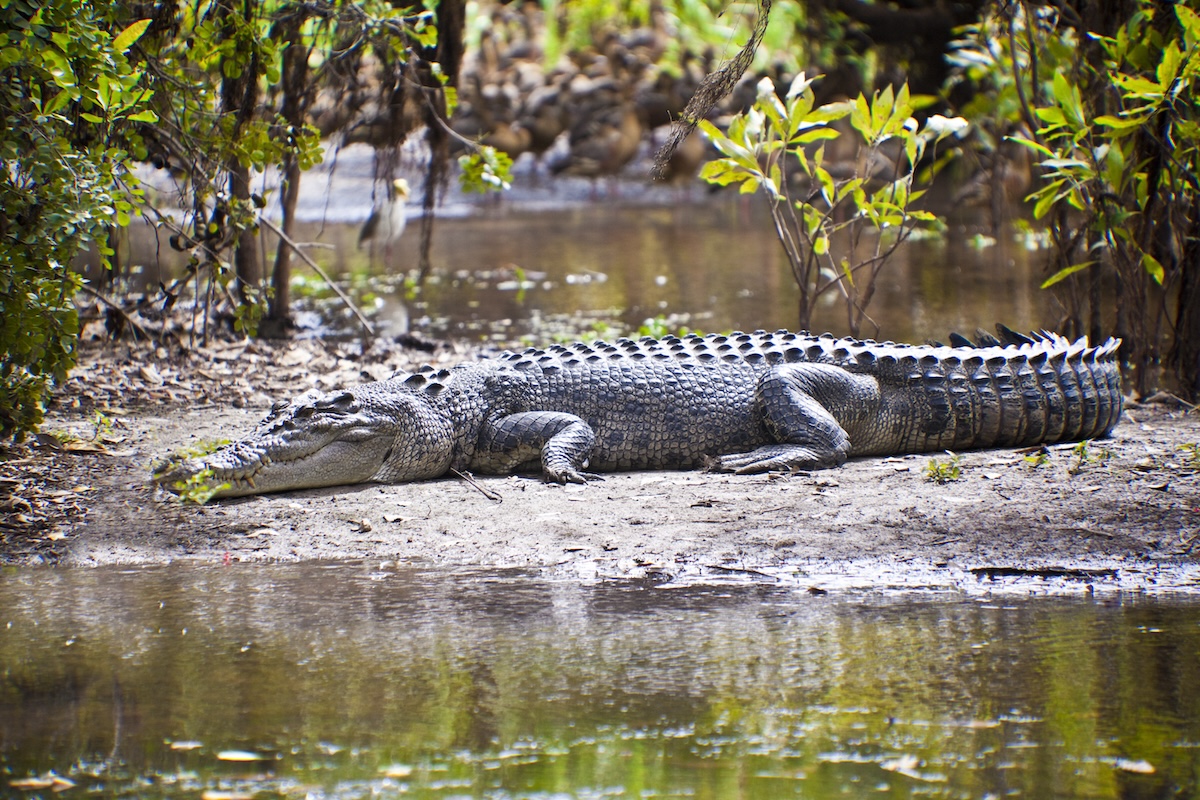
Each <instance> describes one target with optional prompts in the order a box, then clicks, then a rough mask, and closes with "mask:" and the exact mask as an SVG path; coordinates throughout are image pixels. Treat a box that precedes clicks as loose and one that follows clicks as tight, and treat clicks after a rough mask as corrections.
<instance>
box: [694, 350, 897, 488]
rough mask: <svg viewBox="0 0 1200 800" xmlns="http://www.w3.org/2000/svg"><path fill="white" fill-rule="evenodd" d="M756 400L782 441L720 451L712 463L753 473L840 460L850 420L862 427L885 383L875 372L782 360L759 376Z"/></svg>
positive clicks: (845, 450)
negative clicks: (738, 450) (881, 383)
mask: <svg viewBox="0 0 1200 800" xmlns="http://www.w3.org/2000/svg"><path fill="white" fill-rule="evenodd" d="M755 404H756V406H757V411H758V413H759V414H761V415H762V424H763V426H764V427H765V428H766V429H767V433H768V434H769V435H770V437H771V438H772V439H774V440H775V442H776V444H768V445H763V446H762V447H759V448H757V449H756V450H751V451H750V452H748V453H734V454H730V455H722V456H718V457H717V458H715V459H713V460H712V462H711V463H710V465H709V468H710V469H712V470H715V471H717V472H738V473H747V472H768V471H770V470H791V469H827V468H829V467H836V466H840V465H841V464H842V463H843V462H844V461H845V460H846V456H847V455H848V454H849V452H850V447H851V441H850V435H849V434H848V433H847V431H846V427H844V426H852V427H853V428H860V427H861V425H860V423H861V422H862V421H864V420H865V419H867V418H868V417H869V416H870V415H871V414H873V413H875V412H876V410H877V409H878V407H879V386H878V384H877V383H876V382H875V379H874V378H872V377H869V376H866V375H855V374H853V373H850V372H847V371H846V370H844V369H842V368H840V367H834V366H830V365H828V364H787V365H780V366H777V367H775V368H774V369H772V370H770V371H769V372H767V373H766V374H765V375H763V377H762V379H761V380H760V381H759V384H758V387H757V389H756V397H755ZM835 412H836V413H835Z"/></svg>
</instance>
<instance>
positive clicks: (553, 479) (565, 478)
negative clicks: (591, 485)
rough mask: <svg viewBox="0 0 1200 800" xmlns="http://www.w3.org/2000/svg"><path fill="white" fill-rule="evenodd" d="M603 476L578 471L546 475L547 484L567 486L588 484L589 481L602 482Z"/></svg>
mask: <svg viewBox="0 0 1200 800" xmlns="http://www.w3.org/2000/svg"><path fill="white" fill-rule="evenodd" d="M602 480H604V476H603V475H597V474H596V473H594V472H579V471H578V470H573V469H572V470H565V471H563V472H560V473H557V474H550V473H547V474H546V483H557V484H559V485H562V486H565V485H566V484H568V483H580V484H586V483H587V482H588V481H602Z"/></svg>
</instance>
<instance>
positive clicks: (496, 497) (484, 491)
mask: <svg viewBox="0 0 1200 800" xmlns="http://www.w3.org/2000/svg"><path fill="white" fill-rule="evenodd" d="M450 472H452V473H453V474H454V476H455V477H457V478H459V479H460V480H463V481H465V482H466V483H469V484H470V485H471V486H473V487H474V488H476V489H478V490H479V493H480V494H481V495H483V496H484V497H486V498H487V499H488V500H493V501H495V502H497V503H503V502H504V498H503V497H501V496H500V494H499V493H498V492H493V491H492V490H491V489H488V488H486V487H484V486H481V485H480V484H479V482H478V481H476V480H475V477H474V476H473V475H472V474H471V473H469V472H459V471H458V470H456V469H451V470H450Z"/></svg>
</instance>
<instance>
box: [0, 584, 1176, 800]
mask: <svg viewBox="0 0 1200 800" xmlns="http://www.w3.org/2000/svg"><path fill="white" fill-rule="evenodd" d="M0 609H3V610H2V611H0V796H41V797H49V796H52V795H55V792H54V787H51V786H48V784H50V783H52V782H53V781H54V780H55V776H58V780H59V781H60V783H59V785H58V787H57V788H60V789H63V791H62V792H61V796H63V797H82V796H85V795H87V796H98V797H118V796H121V797H124V796H137V797H170V798H175V797H180V798H183V797H186V798H196V797H205V798H210V800H216V799H217V798H230V797H250V796H255V797H310V798H359V797H362V798H366V797H372V798H374V797H383V798H390V797H420V798H449V797H482V798H510V797H532V798H551V797H553V798H575V797H579V798H593V797H626V798H643V797H688V798H730V797H746V798H773V797H804V798H825V797H843V796H844V797H863V796H882V797H913V796H934V797H952V798H958V797H964V798H965V797H972V798H983V797H1010V796H1015V797H1035V798H1040V797H1089V798H1106V797H1166V796H1178V797H1194V796H1197V794H1198V793H1200V785H1198V777H1197V776H1198V775H1200V606H1196V605H1195V604H1176V603H1172V602H1168V601H1163V600H1150V599H1138V598H1136V597H1131V596H1124V597H1120V598H1116V599H1109V600H1105V601H1100V600H1079V599H1075V600H1069V599H1045V598H1042V599H1039V600H1037V601H1036V602H1020V601H1018V602H1014V601H1012V600H1009V599H1005V600H1003V601H1002V602H989V601H986V600H980V599H963V598H961V597H959V596H956V595H944V596H937V595H919V596H905V597H901V598H886V597H881V596H873V595H854V594H842V595H840V596H839V595H829V596H823V597H818V596H810V595H808V594H807V593H803V592H795V591H791V590H785V589H780V588H773V587H764V586H761V585H728V586H707V587H705V586H700V587H690V588H683V587H679V588H661V587H657V586H655V585H653V584H649V583H624V584H622V583H603V584H596V585H584V584H579V583H558V582H547V581H545V580H543V579H540V578H538V577H537V576H536V575H530V574H523V573H501V574H497V573H488V572H469V571H467V572H449V573H448V572H444V571H443V572H439V571H428V570H421V569H415V568H396V567H388V566H384V567H379V566H378V565H370V566H366V565H358V564H340V565H339V564H308V565H294V564H293V565H282V566H271V565H232V566H228V567H221V566H194V565H193V566H181V565H176V566H171V567H153V568H138V569H107V568H105V569H90V570H70V569H61V570H49V569H44V570H33V569H9V570H6V571H5V572H3V573H0ZM51 773H53V774H51ZM31 777H32V778H35V779H36V780H32V781H31V780H30V778H31ZM63 779H65V781H68V782H69V783H70V784H71V786H68V784H67V783H65V782H62V781H63ZM37 780H40V781H41V783H38V782H37ZM14 783H15V785H14ZM22 786H24V787H27V788H24V789H22V788H20V787H22ZM38 786H45V787H47V788H42V789H40V790H39V789H37V788H36V787H38ZM55 796H59V795H55Z"/></svg>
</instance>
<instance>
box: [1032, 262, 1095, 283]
mask: <svg viewBox="0 0 1200 800" xmlns="http://www.w3.org/2000/svg"><path fill="white" fill-rule="evenodd" d="M1095 263H1096V262H1095V261H1084V262H1083V263H1082V264H1072V265H1071V266H1069V267H1063V268H1062V269H1060V270H1059V271H1058V272H1056V273H1054V274H1053V275H1051V276H1050V277H1049V278H1047V279H1046V280H1044V281H1043V282H1042V287H1041V288H1043V289H1048V288H1050V287H1051V286H1053V285H1054V284H1056V283H1058V282H1059V281H1064V280H1066V279H1067V278H1069V277H1071V276H1072V275H1074V274H1075V273H1076V272H1081V271H1083V270H1085V269H1087V268H1088V267H1090V266H1091V265H1092V264H1095Z"/></svg>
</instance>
